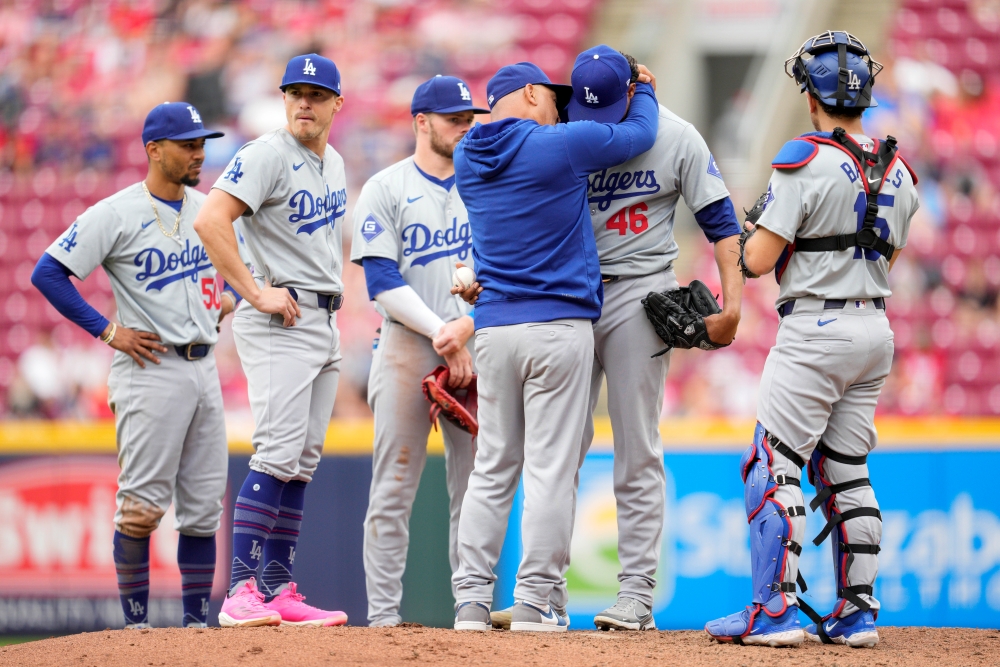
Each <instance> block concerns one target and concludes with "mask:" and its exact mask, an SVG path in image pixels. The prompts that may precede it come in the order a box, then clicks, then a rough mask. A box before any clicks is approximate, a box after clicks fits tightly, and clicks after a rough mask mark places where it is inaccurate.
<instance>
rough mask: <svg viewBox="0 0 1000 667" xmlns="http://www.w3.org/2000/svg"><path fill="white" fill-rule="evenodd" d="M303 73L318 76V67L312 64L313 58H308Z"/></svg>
mask: <svg viewBox="0 0 1000 667" xmlns="http://www.w3.org/2000/svg"><path fill="white" fill-rule="evenodd" d="M302 73H303V74H308V75H309V76H316V66H315V65H313V64H312V58H306V66H305V67H303V68H302Z"/></svg>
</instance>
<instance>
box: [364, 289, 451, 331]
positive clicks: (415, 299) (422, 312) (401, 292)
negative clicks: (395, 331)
mask: <svg viewBox="0 0 1000 667" xmlns="http://www.w3.org/2000/svg"><path fill="white" fill-rule="evenodd" d="M375 301H376V302H377V303H378V305H380V306H382V308H384V309H385V312H387V313H388V314H389V317H391V318H392V319H394V320H396V321H397V322H401V323H402V324H404V325H406V326H407V327H409V328H410V329H412V330H413V331H416V332H417V333H419V334H422V335H424V336H427V337H428V338H431V339H433V338H434V337H435V336H437V335H438V333H439V332H440V331H441V327H443V326H444V324H445V323H444V320H442V319H441V318H440V317H438V316H437V314H436V313H435V312H434V311H433V310H431V309H430V308H428V307H427V304H426V303H424V300H423V299H421V298H420V295H418V294H417V293H416V292H414V291H413V288H412V287H410V286H409V285H403V286H402V287H396V288H394V289H389V290H386V291H384V292H380V293H379V294H378V295H376V296H375Z"/></svg>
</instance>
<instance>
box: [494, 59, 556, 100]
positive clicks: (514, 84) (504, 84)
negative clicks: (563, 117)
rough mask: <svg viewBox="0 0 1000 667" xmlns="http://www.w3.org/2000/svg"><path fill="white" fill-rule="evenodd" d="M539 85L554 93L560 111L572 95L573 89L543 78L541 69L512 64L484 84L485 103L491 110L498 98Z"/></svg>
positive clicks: (545, 77)
mask: <svg viewBox="0 0 1000 667" xmlns="http://www.w3.org/2000/svg"><path fill="white" fill-rule="evenodd" d="M529 83H530V84H531V85H533V86H536V85H541V86H545V87H546V88H551V89H552V90H554V91H556V107H557V108H559V109H562V108H563V107H564V106H566V103H567V102H569V98H570V97H571V96H572V95H573V87H572V86H567V85H565V84H560V83H552V82H551V81H549V77H547V76H545V72H543V71H542V68H541V67H539V66H538V65H536V64H535V63H514V64H513V65H506V66H504V67H501V68H500V69H498V70H497V73H496V74H494V75H493V78H492V79H490V80H489V83H487V84H486V101H487V102H489V104H490V109H492V108H493V107H494V106H495V105H496V103H497V102H499V101H500V98H502V97H505V96H507V95H510V94H511V93H513V92H514V91H515V90H520V89H522V88H524V87H525V86H526V85H528V84H529Z"/></svg>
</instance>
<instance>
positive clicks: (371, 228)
mask: <svg viewBox="0 0 1000 667" xmlns="http://www.w3.org/2000/svg"><path fill="white" fill-rule="evenodd" d="M384 231H385V227H383V226H382V223H380V222H379V221H378V220H376V219H375V216H374V215H371V214H369V215H368V217H367V218H365V221H364V222H362V223H361V236H363V237H364V239H365V243H371V242H372V241H373V240H374V239H375V237H376V236H378V235H379V234H381V233H382V232H384Z"/></svg>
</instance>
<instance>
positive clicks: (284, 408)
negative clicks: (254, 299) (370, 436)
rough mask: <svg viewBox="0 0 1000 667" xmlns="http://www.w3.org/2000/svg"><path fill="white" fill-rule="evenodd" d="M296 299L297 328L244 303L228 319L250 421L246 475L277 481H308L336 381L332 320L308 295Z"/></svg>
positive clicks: (337, 367) (320, 445) (320, 449)
mask: <svg viewBox="0 0 1000 667" xmlns="http://www.w3.org/2000/svg"><path fill="white" fill-rule="evenodd" d="M298 292H299V308H300V310H301V312H302V317H300V318H298V319H296V321H295V326H292V327H285V326H283V325H282V318H281V316H280V315H269V314H267V313H261V312H259V311H257V310H256V309H255V308H254V307H253V306H251V305H250V304H249V303H247V301H246V300H245V299H244V300H243V301H242V302H240V306H239V308H237V310H236V315H235V316H234V317H233V337H234V338H235V340H236V351H237V352H238V353H239V355H240V363H241V364H242V365H243V372H244V373H245V374H246V376H247V389H248V393H249V395H250V411H251V412H252V413H253V418H254V431H253V447H254V450H255V452H256V453H255V454H254V455H253V457H252V458H251V459H250V468H251V469H252V470H256V471H258V472H263V473H266V474H268V475H271V476H272V477H275V478H277V479H280V480H281V481H283V482H288V481H291V480H293V479H295V480H302V481H305V482H309V481H311V480H312V475H313V472H315V470H316V466H317V465H319V459H320V456H322V454H323V441H324V440H325V439H326V431H327V428H328V427H329V425H330V416H331V415H332V414H333V403H334V400H335V399H336V398H337V381H338V379H339V378H340V359H341V357H340V333H339V332H338V331H337V314H336V313H335V312H334V313H331V312H328V311H326V310H320V309H318V308H317V307H316V297H315V295H314V294H310V293H308V292H305V290H298Z"/></svg>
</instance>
